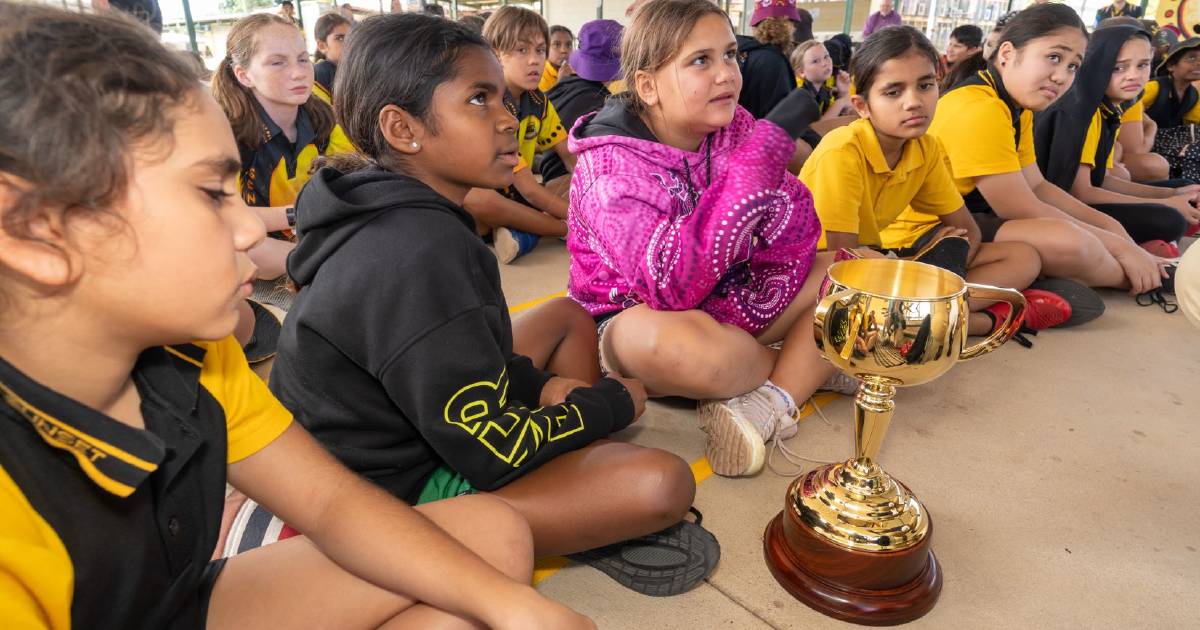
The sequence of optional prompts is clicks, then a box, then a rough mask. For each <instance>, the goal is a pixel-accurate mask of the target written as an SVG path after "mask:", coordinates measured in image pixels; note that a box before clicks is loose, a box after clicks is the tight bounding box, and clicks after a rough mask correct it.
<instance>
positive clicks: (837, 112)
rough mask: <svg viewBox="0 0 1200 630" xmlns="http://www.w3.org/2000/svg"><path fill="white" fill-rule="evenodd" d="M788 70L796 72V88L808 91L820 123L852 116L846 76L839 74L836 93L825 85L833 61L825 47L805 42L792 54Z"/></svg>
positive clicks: (848, 84) (830, 72) (848, 77)
mask: <svg viewBox="0 0 1200 630" xmlns="http://www.w3.org/2000/svg"><path fill="white" fill-rule="evenodd" d="M792 67H793V68H795V69H796V86H797V87H799V88H801V89H803V90H808V92H809V93H811V94H812V96H813V98H814V99H816V101H817V105H818V106H819V107H820V109H821V120H829V119H830V118H837V117H838V116H844V115H846V114H849V113H852V112H851V107H850V75H849V74H847V73H845V72H839V73H838V75H837V79H836V85H837V88H836V92H837V95H836V96H835V95H834V91H835V90H833V89H830V88H829V86H828V85H827V83H828V80H829V78H830V77H831V76H833V60H832V59H831V58H830V57H829V51H828V50H826V49H825V45H824V44H822V43H820V42H818V41H816V40H809V41H807V42H804V43H803V44H800V45H799V46H796V50H794V51H793V52H792Z"/></svg>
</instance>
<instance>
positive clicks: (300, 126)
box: [238, 104, 355, 207]
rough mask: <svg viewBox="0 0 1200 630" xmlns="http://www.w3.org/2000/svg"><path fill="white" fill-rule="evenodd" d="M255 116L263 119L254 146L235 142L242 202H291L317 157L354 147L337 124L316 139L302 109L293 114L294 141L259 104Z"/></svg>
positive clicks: (258, 204) (270, 204)
mask: <svg viewBox="0 0 1200 630" xmlns="http://www.w3.org/2000/svg"><path fill="white" fill-rule="evenodd" d="M255 106H256V107H257V104H256V105H255ZM258 115H259V117H260V118H261V119H262V121H263V127H262V137H261V140H260V142H259V144H258V146H257V147H254V148H251V147H249V146H246V145H244V144H239V145H238V151H239V152H240V153H241V160H242V170H241V174H240V176H239V178H238V185H239V187H240V189H241V191H242V200H243V201H245V202H246V205H249V206H256V207H276V206H287V205H291V204H293V203H295V202H296V197H297V196H298V195H299V194H300V189H301V188H303V187H304V184H305V183H307V182H308V178H309V176H310V171H311V170H312V164H313V162H314V161H316V159H317V158H318V157H320V156H322V155H336V154H338V153H349V152H353V151H354V150H355V149H354V145H353V144H352V143H351V142H350V139H349V138H347V137H346V134H345V132H344V131H342V128H341V127H340V126H338V125H334V127H333V132H332V133H331V134H330V136H329V140H328V141H326V142H325V143H324V144H321V143H319V142H317V134H316V131H315V130H314V129H313V125H312V121H311V120H309V117H308V114H307V113H306V112H305V111H304V108H300V110H299V111H298V112H297V114H296V141H295V142H292V141H291V140H288V137H287V136H286V135H284V133H283V129H281V128H280V127H279V125H277V124H275V121H273V120H271V117H270V116H268V115H267V113H266V112H265V111H263V109H262V108H261V107H260V108H258Z"/></svg>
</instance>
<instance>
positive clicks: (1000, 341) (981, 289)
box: [958, 282, 1025, 361]
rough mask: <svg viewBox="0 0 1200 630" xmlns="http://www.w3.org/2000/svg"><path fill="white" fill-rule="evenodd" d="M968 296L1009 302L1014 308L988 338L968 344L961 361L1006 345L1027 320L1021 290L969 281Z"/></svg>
mask: <svg viewBox="0 0 1200 630" xmlns="http://www.w3.org/2000/svg"><path fill="white" fill-rule="evenodd" d="M967 297H968V298H976V299H980V300H993V301H997V302H1008V303H1009V305H1010V306H1012V308H1010V309H1008V317H1006V318H1005V319H1004V323H1003V324H1001V325H1000V327H998V328H997V329H996V331H995V332H993V333H992V334H990V335H988V336H987V339H984V340H983V341H980V342H979V343H977V344H975V345H973V346H968V347H966V348H964V349H963V351H962V354H960V355H959V357H958V360H959V361H969V360H971V359H974V358H976V357H981V356H983V355H985V354H987V353H989V352H991V351H992V350H995V349H996V348H999V347H1000V346H1002V345H1004V342H1006V341H1008V340H1009V339H1010V338H1011V337H1012V336H1013V335H1015V334H1016V333H1017V331H1018V330H1020V329H1021V322H1023V321H1025V296H1024V295H1021V292H1020V291H1014V290H1013V289H1001V288H999V287H989V286H987V285H982V284H971V283H969V282H968V283H967Z"/></svg>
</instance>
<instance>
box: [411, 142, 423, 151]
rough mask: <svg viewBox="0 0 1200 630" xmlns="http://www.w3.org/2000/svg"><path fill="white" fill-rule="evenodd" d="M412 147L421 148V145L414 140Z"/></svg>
mask: <svg viewBox="0 0 1200 630" xmlns="http://www.w3.org/2000/svg"><path fill="white" fill-rule="evenodd" d="M412 148H414V149H420V148H421V145H419V144H417V143H416V142H414V143H412Z"/></svg>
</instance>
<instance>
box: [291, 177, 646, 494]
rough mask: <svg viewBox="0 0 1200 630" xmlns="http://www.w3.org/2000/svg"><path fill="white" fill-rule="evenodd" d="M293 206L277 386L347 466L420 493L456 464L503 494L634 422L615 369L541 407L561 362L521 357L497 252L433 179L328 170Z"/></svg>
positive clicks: (478, 484)
mask: <svg viewBox="0 0 1200 630" xmlns="http://www.w3.org/2000/svg"><path fill="white" fill-rule="evenodd" d="M296 215H297V226H296V229H297V234H298V235H299V237H300V242H299V245H298V246H297V247H296V249H295V251H293V252H292V254H291V255H290V256H289V257H288V265H287V267H288V274H289V275H290V276H291V278H292V279H293V280H294V281H295V283H296V284H297V285H298V287H299V289H300V293H299V295H298V296H297V297H296V301H295V303H294V305H293V306H292V310H291V311H290V312H289V313H288V317H287V320H286V323H285V324H284V327H283V332H282V335H281V337H280V341H279V356H278V357H277V358H276V360H275V365H274V368H273V370H272V374H271V390H272V391H273V392H274V393H275V395H276V396H278V397H279V399H280V400H281V401H282V402H283V404H284V405H286V406H287V407H288V409H290V410H291V411H292V413H294V414H295V415H296V418H297V420H298V421H299V422H300V423H301V424H303V425H304V426H305V427H307V428H308V429H309V430H310V431H312V433H313V434H314V435H315V436H316V437H317V439H319V440H320V441H321V442H322V443H323V444H324V445H325V446H326V448H328V449H329V450H330V451H331V452H332V453H333V454H334V455H335V456H337V457H338V459H340V460H341V461H342V462H343V463H345V464H346V465H348V466H349V467H350V468H352V469H354V470H355V471H358V472H359V473H361V474H363V475H364V476H366V477H368V478H370V479H372V480H374V481H375V482H376V483H378V484H380V485H381V486H383V487H384V488H386V489H387V490H389V491H391V492H392V493H393V494H396V495H397V496H400V497H401V498H404V499H407V500H410V501H411V500H414V499H415V498H416V496H417V495H418V494H419V493H420V489H421V486H422V484H423V482H424V481H425V479H426V478H427V477H428V476H429V474H430V473H431V472H432V471H433V470H434V468H436V467H437V466H439V465H443V464H444V465H447V466H449V467H450V468H452V469H454V470H455V471H457V472H458V473H459V474H461V475H462V476H463V477H464V478H466V480H467V481H468V482H470V483H471V485H473V486H474V487H475V488H477V489H479V490H484V491H487V490H494V489H496V488H498V487H500V486H503V485H505V484H507V483H509V482H511V481H513V480H514V479H516V478H518V477H520V476H521V475H523V474H525V473H527V472H529V471H530V470H532V469H534V468H536V467H537V466H539V465H540V464H543V463H545V462H546V461H548V460H549V459H551V458H553V457H554V456H556V455H559V454H561V453H564V452H567V451H571V450H574V449H577V448H580V447H583V446H586V445H587V444H590V443H591V442H592V441H594V440H596V439H597V438H601V437H605V436H607V435H609V434H610V433H612V432H614V431H619V430H621V429H623V428H625V427H626V426H627V425H628V424H629V423H630V422H631V421H632V419H633V402H632V400H631V399H630V397H629V392H627V391H626V390H625V388H624V387H623V386H622V385H621V384H620V383H618V382H617V381H614V380H611V379H602V380H601V381H600V382H599V383H598V384H597V385H596V386H594V387H591V388H584V389H577V390H575V391H574V392H572V393H571V394H570V396H568V397H567V402H566V403H564V404H562V405H557V406H553V407H547V408H545V409H540V408H538V400H539V397H540V395H541V390H542V386H543V385H544V384H545V382H546V380H547V379H549V378H550V374H548V373H546V372H543V371H541V370H539V369H537V368H535V367H534V366H533V364H532V363H531V362H530V360H529V359H527V358H525V357H523V356H519V355H515V354H513V351H512V325H511V321H510V320H509V315H508V306H507V305H506V304H505V301H504V295H503V293H502V292H501V288H500V272H499V268H498V267H497V265H496V259H495V256H494V255H493V254H492V252H491V250H489V249H488V248H487V246H485V245H484V244H483V242H482V241H481V240H480V239H479V237H477V236H476V235H475V231H474V221H473V220H472V219H471V216H470V215H469V214H467V213H466V211H464V210H463V209H462V208H460V207H458V206H456V205H454V204H453V203H451V202H450V201H448V200H446V199H445V198H444V197H442V196H440V195H438V194H437V193H436V192H434V191H433V190H432V189H430V188H428V187H426V186H425V185H424V184H422V183H420V182H418V181H416V180H414V179H411V178H408V177H405V176H402V175H398V174H395V173H390V172H387V171H383V170H379V169H367V170H363V171H359V172H355V173H351V174H343V173H341V172H339V171H336V170H334V169H331V168H324V169H321V170H320V171H318V172H317V173H316V174H315V175H314V176H313V178H312V180H311V181H310V182H309V183H308V185H307V186H305V188H304V190H303V192H302V193H301V195H300V198H299V199H298V200H297V203H296Z"/></svg>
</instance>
